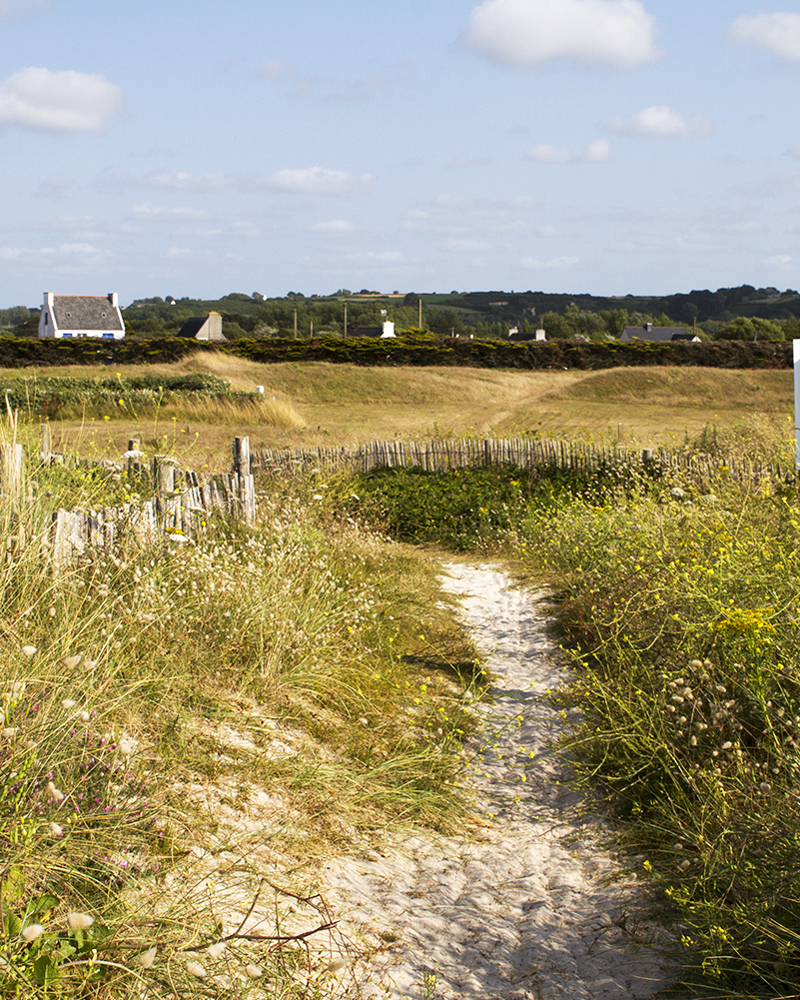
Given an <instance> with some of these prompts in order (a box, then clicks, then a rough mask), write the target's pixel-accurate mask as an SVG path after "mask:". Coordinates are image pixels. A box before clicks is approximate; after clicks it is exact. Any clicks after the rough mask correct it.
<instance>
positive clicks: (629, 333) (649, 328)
mask: <svg viewBox="0 0 800 1000" xmlns="http://www.w3.org/2000/svg"><path fill="white" fill-rule="evenodd" d="M619 339H620V340H622V341H625V342H627V341H630V340H648V341H657V340H685V341H688V342H689V343H692V342H694V343H699V342H700V338H699V337H698V336H697V335H696V334H694V333H687V332H686V330H685V329H684V327H682V326H654V325H653V324H652V323H645V324H644V325H643V326H626V327H625V329H624V330H623V331H622V334H621V335H620V338H619Z"/></svg>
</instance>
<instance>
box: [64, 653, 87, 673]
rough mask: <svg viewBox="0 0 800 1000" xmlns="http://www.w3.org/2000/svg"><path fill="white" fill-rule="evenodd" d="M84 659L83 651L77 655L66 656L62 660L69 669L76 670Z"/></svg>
mask: <svg viewBox="0 0 800 1000" xmlns="http://www.w3.org/2000/svg"><path fill="white" fill-rule="evenodd" d="M82 659H83V653H78V654H77V656H65V657H64V659H63V661H62V662H63V664H64V666H65V667H66V668H67V670H74V669H75V667H77V666H78V664H79V663H80V662H81V660H82Z"/></svg>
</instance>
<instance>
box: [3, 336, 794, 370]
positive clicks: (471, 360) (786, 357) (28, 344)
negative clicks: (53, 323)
mask: <svg viewBox="0 0 800 1000" xmlns="http://www.w3.org/2000/svg"><path fill="white" fill-rule="evenodd" d="M196 351H222V352H225V353H229V354H235V355H236V356H237V357H244V358H249V359H250V360H252V361H258V362H262V363H274V362H280V361H330V362H341V363H348V364H358V365H376V366H385V365H443V366H452V367H456V366H462V365H463V366H468V367H473V368H511V369H519V370H521V371H533V370H550V369H552V370H562V369H578V370H586V371H590V370H596V369H601V368H616V367H626V366H632V365H634V366H640V365H688V366H706V367H711V368H737V369H745V368H791V367H792V356H791V344H790V343H777V344H775V343H767V342H763V341H757V342H746V341H718V342H716V343H712V344H705V343H697V344H693V343H674V344H673V343H647V342H644V341H632V342H630V343H625V344H623V343H619V342H614V341H609V342H604V343H584V342H578V341H568V340H554V341H549V342H546V343H536V342H533V343H529V344H517V343H511V342H508V341H503V340H468V339H465V338H461V339H459V338H455V339H452V338H451V339H443V340H439V339H436V338H434V337H432V336H431V335H422V336H407V337H397V338H396V339H394V340H374V339H370V338H350V339H342V338H338V337H321V338H319V339H316V340H292V339H287V338H277V337H274V338H265V339H263V340H255V339H250V338H242V339H239V340H234V341H230V342H228V343H222V344H200V343H198V342H197V341H193V340H187V339H182V338H179V337H158V338H153V339H149V340H144V339H141V338H136V337H131V338H126V339H125V340H121V341H115V342H113V343H111V342H108V341H96V340H91V339H88V338H82V339H77V340H58V341H55V340H33V339H30V338H16V337H0V366H1V367H5V368H17V367H23V366H25V365H34V364H35V365H65V364H97V365H111V364H114V365H122V364H155V363H158V364H165V363H170V362H173V361H178V360H180V359H181V358H183V357H185V356H186V355H187V354H189V353H191V352H196Z"/></svg>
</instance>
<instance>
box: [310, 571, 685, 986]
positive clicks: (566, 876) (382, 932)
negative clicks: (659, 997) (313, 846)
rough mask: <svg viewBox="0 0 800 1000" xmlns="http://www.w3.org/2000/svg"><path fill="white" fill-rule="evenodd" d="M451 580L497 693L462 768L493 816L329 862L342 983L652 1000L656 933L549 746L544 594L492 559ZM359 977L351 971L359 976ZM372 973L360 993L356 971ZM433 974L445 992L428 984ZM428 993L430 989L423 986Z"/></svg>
mask: <svg viewBox="0 0 800 1000" xmlns="http://www.w3.org/2000/svg"><path fill="white" fill-rule="evenodd" d="M445 570H446V572H447V573H448V574H449V575H448V576H447V577H446V578H445V579H444V585H445V588H446V589H447V590H449V591H451V592H453V593H456V594H459V595H464V596H462V597H461V604H462V606H463V609H464V615H465V618H466V621H467V622H468V624H469V626H470V627H471V628H472V629H473V630H474V631H475V636H476V640H477V642H478V644H479V646H480V647H481V648H482V649H484V650H485V651H486V652H487V653H491V654H492V655H491V659H490V663H489V666H490V669H491V670H492V671H493V672H494V673H495V674H496V676H497V680H496V684H495V698H496V700H495V702H494V703H493V704H491V705H489V706H486V707H484V708H482V709H481V712H482V717H483V733H482V742H481V744H476V758H475V763H474V765H473V767H472V768H471V769H470V771H469V772H468V773H469V775H470V777H469V784H470V787H471V788H472V789H473V790H474V792H475V795H476V805H477V809H478V811H479V812H481V813H482V814H483V815H484V816H486V817H487V819H488V820H489V823H488V825H487V827H486V828H484V829H483V830H482V831H481V832H480V833H479V834H475V833H471V834H469V835H466V836H464V837H447V838H446V837H438V836H415V837H410V838H404V839H402V840H401V839H399V838H398V839H397V840H396V841H394V842H390V843H389V845H388V846H387V847H386V849H385V850H383V851H382V852H381V853H380V854H376V853H368V854H367V855H366V856H364V857H361V858H356V859H353V858H350V859H343V860H341V861H339V862H335V863H332V864H331V865H330V866H328V869H327V870H326V873H325V878H326V881H327V887H328V888H327V891H326V893H325V895H326V898H327V899H328V900H329V901H330V902H331V904H332V905H333V907H334V909H335V911H336V913H337V916H338V918H339V920H340V921H341V923H340V928H341V929H342V930H343V931H344V933H345V935H346V936H347V937H348V938H349V939H350V941H351V942H352V943H353V950H351V954H350V958H351V959H352V958H354V957H355V955H354V953H353V951H360V952H361V956H360V958H359V960H358V961H357V962H356V963H355V966H354V967H351V969H350V970H349V971H348V970H342V972H341V973H339V975H340V976H341V977H342V981H341V982H340V986H341V987H342V988H343V990H344V991H346V992H353V993H358V995H360V996H363V997H376V998H377V997H413V998H419V997H424V998H426V1000H427V998H432V997H436V998H439V1000H451V998H453V1000H454V998H461V997H469V998H482V1000H522V998H536V1000H578V998H583V997H592V998H600V997H602V998H607V1000H622V998H628V997H634V998H641V1000H644V998H648V997H651V996H653V995H654V994H655V993H656V992H657V991H658V990H659V989H660V988H663V987H664V986H665V985H667V984H668V982H669V979H670V973H669V962H668V960H667V959H666V958H665V957H664V956H663V955H662V954H661V953H660V952H659V950H658V949H657V948H656V947H654V946H651V945H648V944H647V942H648V941H651V942H652V941H654V940H656V939H658V938H659V937H661V938H662V939H663V937H664V936H663V933H659V929H658V928H657V927H656V926H654V925H653V924H652V923H650V922H648V920H647V919H646V915H645V910H644V908H643V904H642V902H641V901H640V900H638V899H637V894H636V891H635V889H634V888H633V887H631V886H629V885H627V886H626V885H625V884H623V883H621V882H616V883H614V884H613V885H608V884H606V878H607V877H608V876H610V875H613V874H614V873H615V871H616V866H615V864H614V861H613V858H612V857H611V856H610V855H609V854H608V852H607V851H606V850H605V849H604V848H603V847H602V846H601V845H600V843H599V841H598V838H597V833H596V825H594V824H592V823H588V822H583V823H582V822H581V820H580V818H579V816H578V808H577V807H578V806H580V804H581V801H580V797H579V796H577V795H576V794H575V793H571V792H569V791H568V790H567V789H566V788H565V786H564V785H563V784H559V779H560V778H563V777H564V768H565V764H564V762H563V761H560V760H559V759H558V758H557V757H554V756H553V755H552V754H551V753H550V752H549V751H548V742H549V741H550V740H552V739H553V738H554V737H555V736H557V735H558V734H559V733H560V732H562V731H563V730H564V727H565V725H567V723H566V721H565V719H564V718H563V717H561V716H560V715H559V713H558V712H557V711H556V710H554V709H552V708H551V707H549V706H548V705H547V704H546V703H545V702H544V701H543V699H542V695H544V694H545V692H546V691H547V689H548V688H550V689H552V688H555V687H556V686H558V684H559V683H560V682H561V681H562V680H563V678H564V677H565V671H564V668H563V667H559V665H558V658H557V656H556V655H555V654H556V651H555V650H554V647H553V644H552V642H551V640H550V639H549V637H548V636H547V634H546V631H545V630H546V625H547V604H546V599H545V598H544V596H543V595H541V594H535V593H531V592H529V591H525V590H518V589H512V588H511V585H510V581H509V579H508V577H507V576H505V574H503V573H502V572H501V571H499V570H498V569H496V568H493V567H488V566H469V565H448V566H446V567H445ZM353 975H355V978H354V979H350V977H351V976H353ZM359 980H360V981H361V983H362V984H363V983H364V982H366V983H367V984H368V985H366V986H364V985H362V986H361V987H360V988H359V987H358V986H357V982H358V981H359ZM434 981H435V988H434ZM426 990H427V992H426Z"/></svg>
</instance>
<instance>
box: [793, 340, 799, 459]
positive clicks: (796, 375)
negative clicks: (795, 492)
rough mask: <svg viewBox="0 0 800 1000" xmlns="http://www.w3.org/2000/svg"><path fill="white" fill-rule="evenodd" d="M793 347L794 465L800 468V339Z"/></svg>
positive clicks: (795, 341) (794, 342)
mask: <svg viewBox="0 0 800 1000" xmlns="http://www.w3.org/2000/svg"><path fill="white" fill-rule="evenodd" d="M792 346H793V347H794V467H795V470H798V469H800V340H794V341H792Z"/></svg>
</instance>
